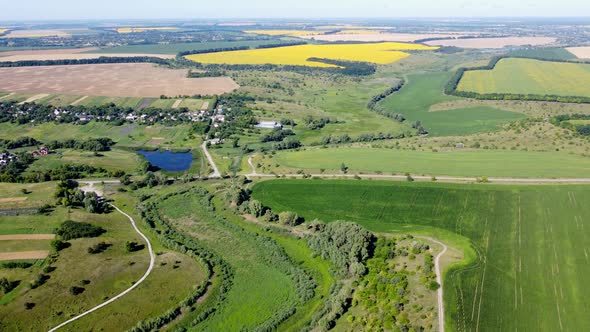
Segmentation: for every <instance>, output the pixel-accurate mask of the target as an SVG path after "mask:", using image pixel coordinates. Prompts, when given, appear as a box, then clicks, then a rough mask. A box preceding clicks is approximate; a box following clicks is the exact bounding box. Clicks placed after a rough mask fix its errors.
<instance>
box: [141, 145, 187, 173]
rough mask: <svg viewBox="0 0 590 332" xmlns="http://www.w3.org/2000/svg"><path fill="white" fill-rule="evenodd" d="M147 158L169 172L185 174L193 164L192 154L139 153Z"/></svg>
mask: <svg viewBox="0 0 590 332" xmlns="http://www.w3.org/2000/svg"><path fill="white" fill-rule="evenodd" d="M137 152H138V153H139V154H141V155H142V156H144V157H145V159H147V161H149V162H150V164H152V165H154V166H156V167H159V168H161V169H163V170H165V171H168V172H183V171H187V170H188V169H189V168H191V164H192V162H193V153H192V152H172V151H158V150H156V151H145V150H139V151H137Z"/></svg>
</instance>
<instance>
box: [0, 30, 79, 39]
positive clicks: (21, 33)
mask: <svg viewBox="0 0 590 332" xmlns="http://www.w3.org/2000/svg"><path fill="white" fill-rule="evenodd" d="M51 36H57V37H69V36H70V34H69V33H67V32H66V31H63V30H12V31H10V33H8V34H7V35H6V36H3V37H2V38H37V37H51Z"/></svg>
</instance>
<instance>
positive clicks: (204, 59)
mask: <svg viewBox="0 0 590 332" xmlns="http://www.w3.org/2000/svg"><path fill="white" fill-rule="evenodd" d="M436 49H438V48H437V47H432V46H425V45H420V44H407V43H370V44H329V45H297V46H287V47H277V48H267V49H255V50H243V51H230V52H219V53H205V54H194V55H188V56H187V57H186V58H187V59H189V60H192V61H195V62H200V63H205V64H232V65H263V64H273V65H297V66H310V67H336V66H334V65H329V64H325V63H320V62H312V61H308V59H309V58H323V59H333V60H347V61H359V62H371V63H377V64H388V63H393V62H396V61H399V60H401V59H404V58H406V57H408V56H410V54H408V53H406V52H402V51H409V50H424V51H430V50H436Z"/></svg>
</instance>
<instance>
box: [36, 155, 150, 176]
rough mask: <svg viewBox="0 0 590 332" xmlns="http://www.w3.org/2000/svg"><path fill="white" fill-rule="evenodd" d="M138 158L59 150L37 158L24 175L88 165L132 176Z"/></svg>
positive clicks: (137, 163) (135, 156) (136, 156)
mask: <svg viewBox="0 0 590 332" xmlns="http://www.w3.org/2000/svg"><path fill="white" fill-rule="evenodd" d="M139 161H140V158H139V156H138V155H137V154H136V153H134V152H131V151H126V150H118V149H115V150H112V151H106V152H101V153H100V154H99V155H98V156H95V155H94V154H93V153H92V152H81V151H74V150H59V151H56V153H54V154H51V155H48V156H44V157H43V158H39V160H37V161H36V162H35V163H33V165H31V166H30V167H29V168H28V169H27V172H26V173H35V172H43V171H48V170H51V169H55V168H57V167H60V166H62V165H90V166H94V167H102V168H105V169H106V170H108V171H115V170H123V171H125V172H126V173H128V174H133V173H134V172H135V171H136V170H137V167H138V165H139Z"/></svg>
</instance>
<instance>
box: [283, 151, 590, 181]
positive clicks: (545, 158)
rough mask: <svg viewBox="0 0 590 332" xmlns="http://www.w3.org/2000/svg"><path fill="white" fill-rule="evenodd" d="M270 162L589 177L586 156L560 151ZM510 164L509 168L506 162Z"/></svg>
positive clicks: (344, 155) (374, 154)
mask: <svg viewBox="0 0 590 332" xmlns="http://www.w3.org/2000/svg"><path fill="white" fill-rule="evenodd" d="M272 163H273V164H274V163H279V164H280V165H282V166H285V167H289V168H293V169H309V170H315V171H317V170H320V169H326V170H331V171H340V165H342V163H344V164H346V166H348V167H349V170H350V171H351V172H352V171H355V172H364V173H375V172H382V173H383V174H391V173H397V174H404V173H406V172H409V173H412V174H416V175H421V174H425V175H440V176H442V175H448V176H471V177H477V176H488V177H508V178H510V177H514V178H553V177H555V178H560V177H563V178H583V177H590V158H588V157H584V156H578V155H572V154H567V153H559V152H525V151H497V150H471V151H450V152H442V151H441V152H430V151H428V152H424V151H411V150H396V149H379V148H366V147H364V148H363V147H361V148H346V147H341V148H337V149H334V148H332V149H307V150H305V151H295V152H279V153H278V154H277V155H276V157H275V158H273V159H272ZM506 165H510V167H506Z"/></svg>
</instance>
